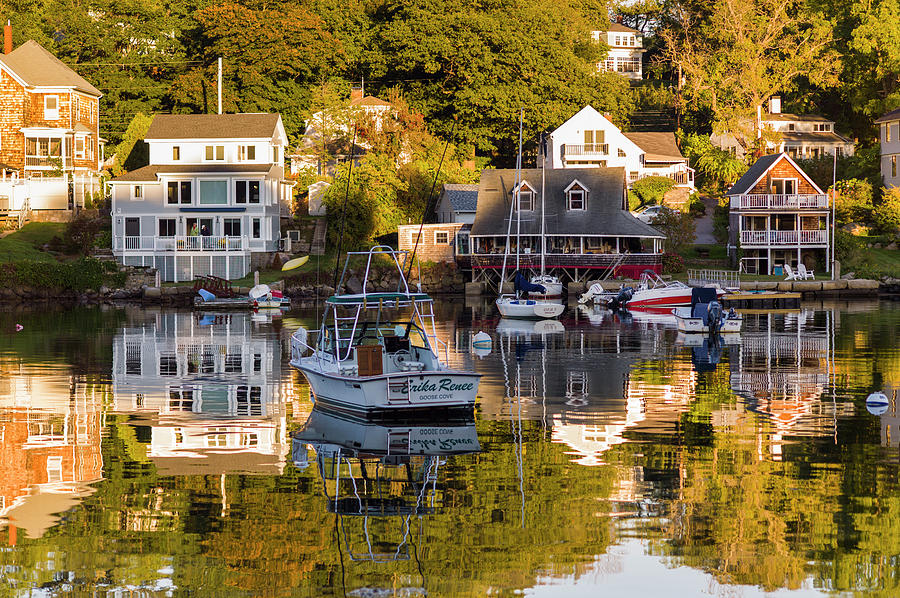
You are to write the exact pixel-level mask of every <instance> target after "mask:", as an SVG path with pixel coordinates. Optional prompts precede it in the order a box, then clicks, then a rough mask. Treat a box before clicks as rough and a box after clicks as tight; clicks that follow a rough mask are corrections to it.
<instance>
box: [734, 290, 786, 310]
mask: <svg viewBox="0 0 900 598" xmlns="http://www.w3.org/2000/svg"><path fill="white" fill-rule="evenodd" d="M802 298H803V293H800V292H781V291H761V292H756V293H747V292H738V293H728V294H726V295H725V296H724V297H722V305H724V306H725V307H727V308H731V307H733V308H735V309H796V308H798V307H800V300H801V299H802Z"/></svg>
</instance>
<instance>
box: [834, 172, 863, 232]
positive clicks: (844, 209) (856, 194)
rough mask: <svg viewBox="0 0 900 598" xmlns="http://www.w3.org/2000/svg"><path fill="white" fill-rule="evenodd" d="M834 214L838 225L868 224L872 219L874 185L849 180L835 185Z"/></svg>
mask: <svg viewBox="0 0 900 598" xmlns="http://www.w3.org/2000/svg"><path fill="white" fill-rule="evenodd" d="M835 191H836V192H837V193H836V196H835V202H834V213H835V218H836V220H837V223H838V224H846V223H848V222H857V223H866V222H870V221H871V219H872V209H873V206H872V185H871V184H870V183H869V181H861V180H859V179H848V180H843V181H837V183H836V185H835Z"/></svg>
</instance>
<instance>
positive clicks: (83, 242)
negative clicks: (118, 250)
mask: <svg viewBox="0 0 900 598" xmlns="http://www.w3.org/2000/svg"><path fill="white" fill-rule="evenodd" d="M104 224H105V223H104V220H103V219H102V218H99V217H97V216H96V215H95V214H92V213H91V212H88V211H86V210H84V211H81V212H79V213H78V216H76V217H75V218H74V219H73V220H72V221H71V222H70V223H69V225H68V226H67V227H66V232H65V233H64V235H63V241H64V243H65V248H66V251H67V252H68V253H75V254H81V255H85V254H87V253H88V252H89V251H90V250H91V248H93V247H94V243H95V240H96V238H97V235H98V234H99V233H100V232H101V231H102V230H104ZM105 228H106V230H108V228H109V227H105ZM110 243H111V241H110Z"/></svg>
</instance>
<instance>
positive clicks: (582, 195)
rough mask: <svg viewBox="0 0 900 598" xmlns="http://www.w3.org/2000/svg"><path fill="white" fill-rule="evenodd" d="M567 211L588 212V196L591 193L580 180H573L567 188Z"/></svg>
mask: <svg viewBox="0 0 900 598" xmlns="http://www.w3.org/2000/svg"><path fill="white" fill-rule="evenodd" d="M564 193H565V194H566V210H569V211H585V210H587V204H588V195H589V193H590V191H589V190H588V188H587V187H586V186H585V185H584V184H583V183H581V182H580V181H579V180H578V179H575V180H573V181H572V182H571V183H569V186H568V187H566V189H565V191H564Z"/></svg>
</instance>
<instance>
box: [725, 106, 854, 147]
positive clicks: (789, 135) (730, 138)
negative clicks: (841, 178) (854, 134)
mask: <svg viewBox="0 0 900 598" xmlns="http://www.w3.org/2000/svg"><path fill="white" fill-rule="evenodd" d="M755 128H756V130H757V131H759V132H760V134H762V132H763V131H770V132H773V133H776V135H774V138H773V139H768V140H767V141H766V147H765V151H766V152H769V153H782V152H783V153H786V154H787V155H789V156H790V157H791V158H794V159H797V158H802V159H810V158H821V157H822V156H833V155H834V153H835V152H837V155H838V156H852V155H853V151H854V143H853V140H852V139H849V138H847V137H845V136H843V135H841V134H840V133H838V132H837V131H835V128H834V121H833V120H829V119H827V118H825V117H824V116H819V115H817V114H791V113H787V112H782V111H781V98H780V97H778V96H774V97H772V98H770V99H769V103H768V111H767V112H764V111H763V110H762V108H761V107H760V109H759V111H758V115H757V119H756V124H755ZM710 140H711V141H712V143H713V145H715V146H716V147H719V148H721V149H724V150H727V151H730V152H732V153H733V154H734V155H735V156H737V157H738V158H741V159H743V158H744V156H745V154H746V153H747V151H749V150H747V149H745V148H744V147H743V146H742V145H741V144H740V143H739V142H738V140H737V138H736V137H735V136H734V135H732V134H731V133H728V132H725V133H720V134H715V135H712V136H711V137H710Z"/></svg>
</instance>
